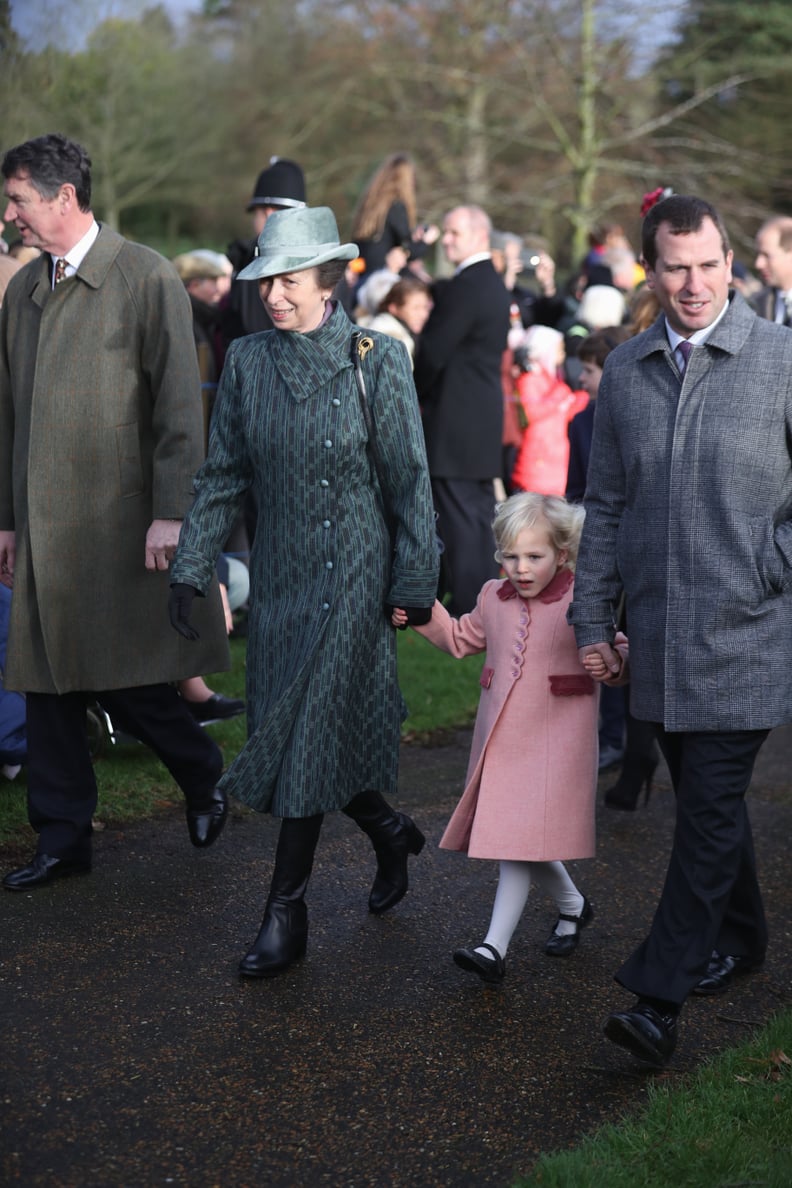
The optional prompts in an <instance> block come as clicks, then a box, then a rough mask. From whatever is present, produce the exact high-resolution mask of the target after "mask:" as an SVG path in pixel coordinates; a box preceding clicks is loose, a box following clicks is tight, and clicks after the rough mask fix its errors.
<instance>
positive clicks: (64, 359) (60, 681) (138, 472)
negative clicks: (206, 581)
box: [0, 227, 228, 693]
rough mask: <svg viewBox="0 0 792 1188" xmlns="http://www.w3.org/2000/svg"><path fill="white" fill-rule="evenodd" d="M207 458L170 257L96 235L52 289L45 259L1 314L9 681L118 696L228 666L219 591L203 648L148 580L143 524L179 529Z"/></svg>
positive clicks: (1, 519) (11, 293) (157, 584)
mask: <svg viewBox="0 0 792 1188" xmlns="http://www.w3.org/2000/svg"><path fill="white" fill-rule="evenodd" d="M202 457H203V429H202V413H201V399H200V378H199V375H198V365H197V360H196V353H195V344H194V341H193V337H192V320H191V314H190V306H189V301H188V299H187V295H186V293H185V291H184V286H183V285H182V283H181V281H180V280H179V278H178V276H177V275H176V273H175V271H174V269H173V268H172V266H171V265H170V264H168V263H167V261H166V260H163V258H162V257H161V256H158V255H157V254H156V253H155V252H152V251H150V250H149V249H148V248H145V247H141V246H140V245H138V244H130V243H127V242H126V240H124V239H123V238H122V237H121V236H120V235H117V234H116V233H115V232H114V231H111V230H110V229H109V228H107V227H102V228H101V230H100V232H99V236H98V238H97V240H96V242H95V243H94V244H93V246H92V247H91V249H90V251H89V252H88V253H87V255H86V256H85V259H84V260H83V262H82V263H81V265H80V267H79V269H78V272H77V275H76V276H73V277H71V278H69V279H67V280H64V281H62V282H61V283H60V284H59V285H58V287H57V288H56V289H55V290H54V291H53V290H52V288H51V284H50V278H49V256H48V255H46V254H45V255H44V256H42V257H41V258H40V259H38V260H35V261H33V262H32V263H31V264H29V265H27V266H26V267H25V268H23V269H21V271H19V272H17V273H15V275H14V276H13V277H12V278H11V283H10V284H9V286H8V290H7V292H6V296H5V300H4V301H3V308H2V311H0V528H2V529H3V530H5V531H15V532H16V548H17V559H16V572H15V577H14V597H13V600H12V604H11V628H10V636H9V641H8V664H7V670H6V684H7V686H8V687H9V688H13V689H20V690H23V691H26V692H34V693H66V692H69V691H72V690H94V691H97V690H102V689H121V688H129V687H132V686H137V685H148V684H156V683H159V682H162V681H175V680H177V679H179V678H180V677H186V676H195V675H198V674H200V673H207V672H217V671H218V670H219V669H221V668H227V667H228V644H227V642H226V638H225V629H224V622H223V615H222V608H221V606H220V599H219V592H218V591H217V589H216V586H215V588H213V589H212V590H211V591H210V593H211V598H208V599H206V602H205V604H204V605H202V606H201V608H200V611H199V618H200V626H199V629H200V631H201V636H202V639H201V643H200V644H199V645H197V646H196V645H190V644H189V643H187V641H186V640H183V639H182V638H181V637H180V636H179V635H178V634H177V633H176V632H175V631H174V630H173V628H172V627H171V626H170V623H169V621H168V585H169V581H170V578H169V575H168V573H166V572H159V573H153V572H149V571H147V570H146V568H145V541H146V532H147V530H148V527H149V525H150V524H151V521H152V520H153V519H181V518H182V516H183V515H184V513H185V512H186V510H187V508H188V507H189V505H190V502H191V499H192V484H193V479H194V476H195V472H196V471H197V469H198V467H199V465H200V463H201V461H202Z"/></svg>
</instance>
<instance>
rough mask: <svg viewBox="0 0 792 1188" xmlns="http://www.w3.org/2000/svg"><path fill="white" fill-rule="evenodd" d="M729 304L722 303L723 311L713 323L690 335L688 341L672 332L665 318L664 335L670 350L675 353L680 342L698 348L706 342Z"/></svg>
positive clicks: (674, 331) (681, 335)
mask: <svg viewBox="0 0 792 1188" xmlns="http://www.w3.org/2000/svg"><path fill="white" fill-rule="evenodd" d="M729 304H730V303H729V302H728V301H726V302H725V303H724V306H723V309H722V310H721V311H720V313H719V314H718V316H717V318H716V319H715V321H714V322H710V324H709V326H705V327H704V328H703V330H697V331H696V332H695V334H691V335H690V337H689V338H688V339H685V336H684V334H677V332H676V330H672V328H671V327H670V326H669V324H668V318H666V324H665V328H666V334H667V335H668V341H669V342H670V344H671V350H672V351H674V352H676V351H677V350H678V348H679V344H680V342H685V341H687V342H689V343H690V345H691V346H700V345H701V343H702V342H706V341H707V339H708V338H709V336H710V334H712V331H713V330H714V329H715V327H716V326H717V324H718V322H719V321H720V320H721V318H722V317H723V316H724V314H725V313H726V310H727V309H728V308H729Z"/></svg>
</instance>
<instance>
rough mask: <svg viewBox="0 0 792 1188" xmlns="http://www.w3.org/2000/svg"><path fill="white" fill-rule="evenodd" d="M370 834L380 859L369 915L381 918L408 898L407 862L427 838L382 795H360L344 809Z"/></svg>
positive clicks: (370, 793)
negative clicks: (372, 913) (373, 914)
mask: <svg viewBox="0 0 792 1188" xmlns="http://www.w3.org/2000/svg"><path fill="white" fill-rule="evenodd" d="M344 812H345V813H346V815H347V816H348V817H351V818H352V820H353V821H354V822H355V824H356V825H358V826H359V827H360V828H361V829H362V830H363V832H364V833H366V834H368V836H369V837H370V838H371V841H372V843H373V845H374V853H375V854H376V855H377V874H376V876H375V878H374V884H373V886H372V888H371V894H370V895H369V911H371V912H374V913H375V914H376V915H378V916H380V915H382V913H383V912H387V911H388V909H389V908H392V907H393V906H394V905H395V904H397V903H398V902H399V900H400V899H403V898H404V896H405V895H406V894H407V887H408V882H407V858H408V856H409V855H410V854H420V852H421V850H422V849H423V847H424V842H425V841H426V838H425V837H424V835H423V834H422V833H421V831H420V829H419V828H418V826H417V825H416V824H415V822H414V821H413V820H412V819H411V818H410V817H408V816H407V814H406V813H397V812H395V811H394V809H392V808H391V806H390V805H389V804H388V802H387V801H386V800H385V798H384V797H383V796H382V795H381V794H380V793H379V792H358V794H357V796H355V797H353V799H352V800H350V802H349V804H348V805H347V806H346V808H345V809H344Z"/></svg>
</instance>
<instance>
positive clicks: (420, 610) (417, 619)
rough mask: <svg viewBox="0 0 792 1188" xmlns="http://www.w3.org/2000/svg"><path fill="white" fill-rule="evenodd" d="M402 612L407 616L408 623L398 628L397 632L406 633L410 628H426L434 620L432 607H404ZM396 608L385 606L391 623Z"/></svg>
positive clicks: (386, 614) (387, 617) (388, 604)
mask: <svg viewBox="0 0 792 1188" xmlns="http://www.w3.org/2000/svg"><path fill="white" fill-rule="evenodd" d="M402 610H403V611H404V613H405V614H406V616H407V622H406V623H405V624H404V626H403V627H397V628H396V630H397V631H406V630H407V628H408V627H425V626H426V624H427V623H428V622H430V621H431V618H432V608H431V606H403V607H402ZM393 611H394V607H393V606H391V604H390V603H386V604H385V617H386V619H387V620H388V621H389V622H390V620H391V617H392V616H393Z"/></svg>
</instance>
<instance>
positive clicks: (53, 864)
mask: <svg viewBox="0 0 792 1188" xmlns="http://www.w3.org/2000/svg"><path fill="white" fill-rule="evenodd" d="M90 869H91V861H90V859H89V858H52V857H51V856H50V855H49V854H36V855H35V856H34V858H33V859H32V861H31V862H30V863H29V864H28V865H27V866H21V867H20V868H19V869H18V870H12V871H9V873H8V874H7V875H6V877H5V878H4V879H3V886H4V887H5V889H6V891H30V890H32V889H33V888H34V887H44V886H46V885H47V884H48V883H53V882H54V881H55V879H62V878H65V877H66V876H67V875H79V874H88V873H89V871H90Z"/></svg>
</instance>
